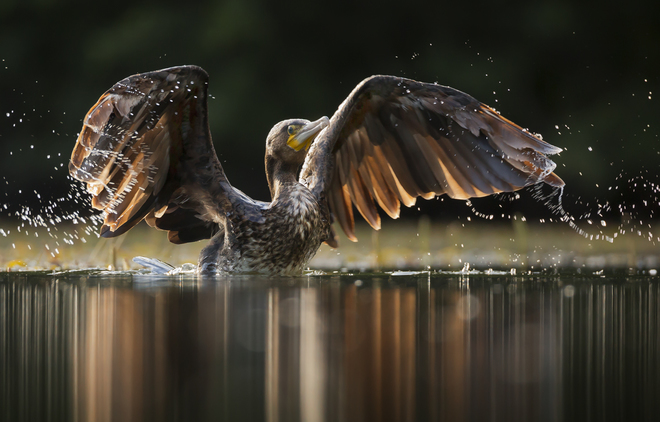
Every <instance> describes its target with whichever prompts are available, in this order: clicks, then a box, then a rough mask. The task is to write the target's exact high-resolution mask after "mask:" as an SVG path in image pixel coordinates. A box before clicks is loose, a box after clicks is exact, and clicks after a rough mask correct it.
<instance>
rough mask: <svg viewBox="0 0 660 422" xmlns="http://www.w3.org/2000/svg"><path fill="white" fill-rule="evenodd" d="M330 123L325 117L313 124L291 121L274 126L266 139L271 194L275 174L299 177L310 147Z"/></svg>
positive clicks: (302, 120)
mask: <svg viewBox="0 0 660 422" xmlns="http://www.w3.org/2000/svg"><path fill="white" fill-rule="evenodd" d="M329 122H330V121H329V119H328V118H327V117H325V116H324V117H321V118H320V119H318V120H316V121H313V122H310V121H309V120H305V119H290V120H284V121H282V122H279V123H278V124H276V125H275V126H273V128H272V129H271V130H270V132H269V133H268V137H267V138H266V176H267V177H268V184H269V185H270V187H271V192H272V191H273V187H274V186H273V182H274V179H273V177H274V175H275V172H285V173H286V174H293V176H294V178H295V177H297V173H298V170H299V169H300V166H302V164H303V162H304V161H305V157H306V156H307V150H308V149H309V146H310V145H311V144H312V142H313V141H314V139H315V138H316V137H317V136H318V134H319V133H321V131H322V130H323V129H324V128H325V127H327V126H328V124H329Z"/></svg>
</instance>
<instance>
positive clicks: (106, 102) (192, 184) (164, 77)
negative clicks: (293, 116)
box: [69, 66, 249, 243]
mask: <svg viewBox="0 0 660 422" xmlns="http://www.w3.org/2000/svg"><path fill="white" fill-rule="evenodd" d="M207 88H208V75H207V74H206V72H204V70H202V69H201V68H199V67H195V66H181V67H175V68H168V69H163V70H160V71H156V72H149V73H143V74H138V75H133V76H130V77H128V78H126V79H124V80H122V81H120V82H118V83H117V84H115V85H114V86H113V87H112V88H110V89H109V90H108V91H107V92H106V93H105V94H103V95H102V96H101V97H100V98H99V100H98V101H97V103H96V104H95V105H94V106H93V107H92V108H91V109H90V111H89V112H88V113H87V115H86V116H85V119H84V121H83V128H82V130H81V132H80V135H79V136H78V140H77V142H76V145H75V147H74V149H73V152H72V155H71V161H70V164H69V171H70V173H71V175H72V176H73V177H75V178H76V179H78V180H81V181H83V182H86V184H87V190H88V192H89V193H90V194H92V206H93V207H94V208H96V209H100V210H102V211H103V212H104V214H105V215H104V224H103V226H102V227H101V234H102V235H103V236H105V237H113V236H118V235H120V234H122V233H124V232H126V231H127V230H129V229H130V228H131V227H133V226H134V225H135V224H137V223H138V222H140V221H141V220H142V219H144V218H147V221H148V223H149V224H150V225H152V226H153V227H156V228H159V229H162V230H168V231H169V232H170V234H169V236H168V237H169V239H170V240H171V241H173V242H175V243H182V242H188V241H193V240H199V239H202V238H208V237H211V236H212V235H213V233H215V232H217V231H218V230H219V229H220V226H221V225H222V224H223V219H222V216H223V215H224V212H223V209H225V208H227V207H232V206H235V205H237V204H240V205H241V206H244V207H245V206H248V207H249V205H245V204H243V202H245V200H244V198H243V197H242V195H240V194H238V193H237V192H236V191H235V190H234V189H233V188H232V187H231V185H230V184H229V182H228V181H227V179H226V177H225V175H224V171H223V170H222V166H221V165H220V162H219V161H218V158H217V155H216V154H215V150H214V148H213V144H212V142H211V135H210V133H209V129H208V115H207ZM209 186H215V187H216V189H214V190H213V191H212V192H211V191H209V188H208V187H209Z"/></svg>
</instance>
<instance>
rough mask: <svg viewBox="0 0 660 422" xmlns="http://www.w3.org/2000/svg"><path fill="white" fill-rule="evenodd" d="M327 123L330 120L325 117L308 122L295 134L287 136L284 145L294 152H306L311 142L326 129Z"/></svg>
mask: <svg viewBox="0 0 660 422" xmlns="http://www.w3.org/2000/svg"><path fill="white" fill-rule="evenodd" d="M329 123H330V119H328V118H327V116H323V117H321V118H320V119H318V120H316V121H313V122H309V123H307V124H306V125H305V126H303V127H302V128H301V129H300V130H299V131H298V132H297V133H294V134H293V135H291V136H289V140H288V141H286V144H287V145H288V146H290V147H291V148H293V149H294V150H296V151H300V150H301V149H303V148H305V150H308V149H309V146H310V145H311V144H312V141H313V140H314V139H315V138H316V136H317V135H318V134H319V133H321V131H322V130H323V129H325V128H326V127H328V124H329Z"/></svg>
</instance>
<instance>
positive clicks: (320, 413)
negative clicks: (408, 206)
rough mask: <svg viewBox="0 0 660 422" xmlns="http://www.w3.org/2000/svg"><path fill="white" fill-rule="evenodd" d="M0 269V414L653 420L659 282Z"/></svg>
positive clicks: (658, 380)
mask: <svg viewBox="0 0 660 422" xmlns="http://www.w3.org/2000/svg"><path fill="white" fill-rule="evenodd" d="M399 274H401V275H392V274H372V275H366V274H365V275H359V274H357V275H352V276H351V275H333V276H330V275H328V276H311V277H299V278H264V277H249V276H234V277H227V278H216V279H203V278H195V277H179V278H177V277H170V278H166V277H160V278H159V277H145V276H131V275H130V274H126V273H123V274H122V273H119V274H114V275H113V274H108V273H101V274H100V275H92V274H90V273H89V272H78V273H64V274H59V275H50V274H46V273H23V274H8V273H1V274H0V374H1V375H0V420H7V421H26V420H35V421H36V420H38V421H49V420H52V421H60V420H74V421H86V420H90V421H106V420H117V421H131V420H136V421H142V420H195V421H197V420H228V421H229V420H231V421H234V420H268V421H296V420H303V421H363V420H364V421H372V420H375V421H378V420H395V421H406V420H448V421H449V420H451V421H461V420H474V421H478V420H479V421H480V420H497V421H500V420H504V421H516V420H521V421H522V420H535V421H563V420H579V421H589V420H593V421H605V420H656V419H654V418H656V417H657V415H658V414H659V413H660V401H658V399H657V398H658V396H659V394H660V279H659V277H657V276H648V275H646V276H641V275H625V274H626V273H624V272H621V273H619V274H616V273H612V272H611V273H610V274H609V275H608V274H607V273H605V274H601V275H588V276H579V275H576V274H566V275H561V274H560V275H556V276H541V275H537V276H524V277H521V276H517V277H516V276H504V275H498V276H488V275H484V274H481V275H469V276H467V275H459V274H455V275H451V274H432V275H429V274H426V273H417V274H414V273H413V274H410V273H399Z"/></svg>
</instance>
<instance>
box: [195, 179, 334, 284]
mask: <svg viewBox="0 0 660 422" xmlns="http://www.w3.org/2000/svg"><path fill="white" fill-rule="evenodd" d="M262 217H263V219H260V220H257V221H255V220H254V219H246V218H244V216H243V215H239V214H232V215H229V216H227V219H226V221H225V231H223V232H221V233H218V234H216V235H215V236H214V237H213V238H212V239H211V241H210V242H209V244H208V246H206V247H205V248H204V249H203V250H202V252H201V254H200V261H199V268H200V270H201V271H202V272H205V273H206V272H211V273H212V272H232V273H237V272H240V273H245V272H248V273H262V274H283V275H291V274H300V272H301V271H302V270H303V269H304V268H305V266H306V265H307V262H309V260H310V259H312V257H313V256H314V255H315V254H316V251H317V250H318V248H319V247H320V246H321V243H323V242H324V241H325V240H327V239H328V238H329V237H330V216H329V213H328V210H327V205H326V206H321V205H320V204H319V203H318V202H317V201H316V199H315V198H314V196H313V195H312V193H311V192H310V191H309V189H307V188H306V187H305V186H303V185H301V184H299V183H292V184H290V185H287V186H285V187H283V190H282V192H281V194H280V196H279V197H277V198H275V200H274V201H273V202H272V203H270V204H268V205H267V206H265V207H264V208H263V212H262Z"/></svg>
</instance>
